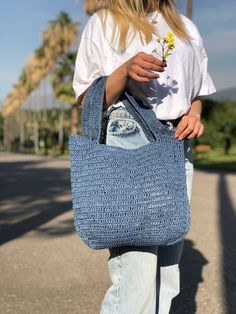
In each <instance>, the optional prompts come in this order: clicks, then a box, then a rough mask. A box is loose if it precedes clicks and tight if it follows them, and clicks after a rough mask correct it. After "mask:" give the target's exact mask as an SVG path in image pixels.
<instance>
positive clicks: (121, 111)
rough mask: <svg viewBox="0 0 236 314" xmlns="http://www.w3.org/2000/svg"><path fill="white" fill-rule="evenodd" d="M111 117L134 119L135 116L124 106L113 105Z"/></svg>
mask: <svg viewBox="0 0 236 314" xmlns="http://www.w3.org/2000/svg"><path fill="white" fill-rule="evenodd" d="M109 116H110V117H111V118H129V119H134V118H133V116H132V115H131V114H130V113H129V112H128V111H127V110H126V109H125V108H124V107H113V108H111V112H110V114H109Z"/></svg>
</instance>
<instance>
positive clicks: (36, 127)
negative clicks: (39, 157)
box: [34, 112, 39, 154]
mask: <svg viewBox="0 0 236 314" xmlns="http://www.w3.org/2000/svg"><path fill="white" fill-rule="evenodd" d="M38 151H39V125H38V121H37V117H36V112H34V152H35V154H37V153H38Z"/></svg>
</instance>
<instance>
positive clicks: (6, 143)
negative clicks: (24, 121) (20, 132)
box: [3, 117, 11, 152]
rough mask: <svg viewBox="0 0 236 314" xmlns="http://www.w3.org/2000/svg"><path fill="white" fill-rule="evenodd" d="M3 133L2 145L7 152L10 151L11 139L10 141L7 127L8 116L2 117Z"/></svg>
mask: <svg viewBox="0 0 236 314" xmlns="http://www.w3.org/2000/svg"><path fill="white" fill-rule="evenodd" d="M3 123H4V126H3V128H4V133H3V146H4V149H5V150H6V151H7V152H9V151H11V141H10V128H9V117H5V118H4V122H3Z"/></svg>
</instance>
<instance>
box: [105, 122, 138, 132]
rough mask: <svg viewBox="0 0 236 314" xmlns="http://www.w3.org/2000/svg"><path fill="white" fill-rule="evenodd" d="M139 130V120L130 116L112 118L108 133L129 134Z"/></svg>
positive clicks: (108, 125)
mask: <svg viewBox="0 0 236 314" xmlns="http://www.w3.org/2000/svg"><path fill="white" fill-rule="evenodd" d="M136 132H138V125H137V122H136V121H135V120H133V119H130V118H111V119H110V120H109V122H108V124H107V135H109V136H128V135H132V134H134V133H136Z"/></svg>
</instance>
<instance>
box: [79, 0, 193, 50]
mask: <svg viewBox="0 0 236 314" xmlns="http://www.w3.org/2000/svg"><path fill="white" fill-rule="evenodd" d="M85 10H86V12H87V13H88V14H92V13H94V12H98V13H99V15H100V17H101V18H102V21H103V25H104V27H105V24H106V23H105V22H106V18H107V13H108V12H109V13H110V14H111V16H112V18H113V20H114V27H113V31H112V41H114V40H115V34H116V30H118V47H119V49H121V50H122V49H125V48H126V47H127V44H128V39H129V40H130V41H132V39H133V38H134V37H135V35H136V34H137V33H138V34H139V35H140V38H141V40H142V42H143V41H145V43H146V44H147V43H149V42H150V41H151V40H152V34H153V32H154V31H155V26H154V25H153V24H151V23H150V22H149V21H148V19H147V14H148V13H151V12H154V11H156V10H157V11H159V12H160V13H162V15H163V17H164V18H165V20H166V22H167V24H168V25H169V27H170V28H171V30H172V31H173V33H174V34H175V35H176V36H177V37H178V38H179V39H181V40H184V41H188V40H190V39H191V37H190V36H189V34H188V33H187V31H186V29H185V27H184V24H183V22H182V20H181V17H180V14H179V12H178V10H177V8H176V1H174V0H86V1H85ZM104 13H105V14H104ZM130 26H131V27H132V30H133V32H132V34H133V35H132V37H130V38H128V33H129V29H130Z"/></svg>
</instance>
